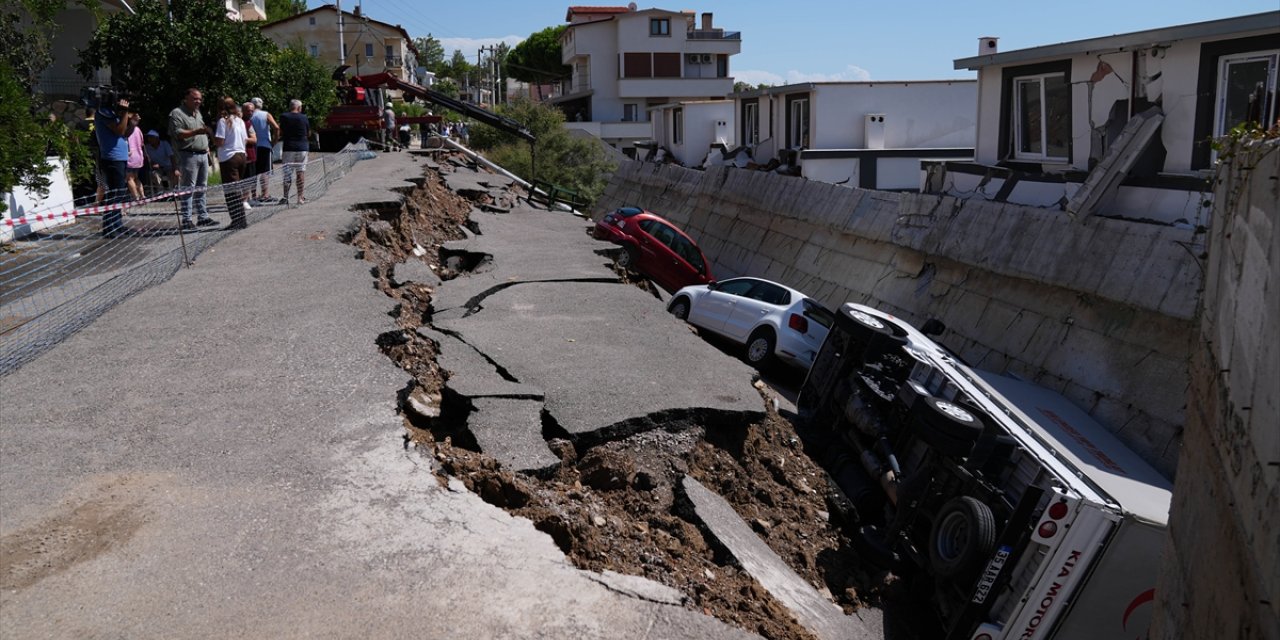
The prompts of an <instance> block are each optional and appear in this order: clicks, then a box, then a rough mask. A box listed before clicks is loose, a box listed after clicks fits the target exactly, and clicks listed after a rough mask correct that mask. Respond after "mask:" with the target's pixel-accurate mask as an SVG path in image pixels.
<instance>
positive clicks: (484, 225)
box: [432, 206, 619, 311]
mask: <svg viewBox="0 0 1280 640" xmlns="http://www.w3.org/2000/svg"><path fill="white" fill-rule="evenodd" d="M471 220H472V222H474V223H475V224H476V225H477V226H478V227H479V229H480V231H481V232H482V233H481V234H480V235H477V236H475V237H474V238H470V239H467V240H456V241H452V242H449V243H446V245H445V249H446V250H448V251H467V252H472V253H484V254H488V255H492V256H495V259H494V260H493V262H492V265H491V269H490V270H489V272H487V273H485V274H484V277H476V278H468V277H459V278H456V279H454V280H450V281H449V282H447V283H445V285H444V286H442V287H440V289H439V290H438V291H437V292H436V296H435V298H434V299H433V301H432V304H433V307H434V308H435V309H436V310H437V311H443V310H446V309H453V308H458V307H466V306H468V303H469V302H470V301H472V300H473V299H475V298H477V297H478V296H482V295H484V294H486V293H487V292H492V291H493V290H495V289H496V287H501V286H509V285H510V284H511V283H515V282H534V281H550V280H596V281H602V282H618V281H619V279H618V274H617V273H616V272H614V270H613V268H612V267H611V266H610V262H611V261H610V259H609V258H606V257H604V256H601V255H599V254H598V253H596V252H597V251H599V250H600V249H605V248H608V247H611V246H613V245H610V244H608V243H605V242H601V241H599V240H595V239H594V238H592V237H591V236H589V235H587V233H586V230H587V226H586V225H585V224H583V221H582V220H581V219H580V218H576V217H573V216H570V215H567V214H564V213H556V212H547V211H537V210H534V209H530V208H528V207H524V206H521V207H517V208H516V209H514V210H513V211H512V213H510V214H495V213H485V212H482V211H479V210H474V211H473V212H472V214H471Z"/></svg>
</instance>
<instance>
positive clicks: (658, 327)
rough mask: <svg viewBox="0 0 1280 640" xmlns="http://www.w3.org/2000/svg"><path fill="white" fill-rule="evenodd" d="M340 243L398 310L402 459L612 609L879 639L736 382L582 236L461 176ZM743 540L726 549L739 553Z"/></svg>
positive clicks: (753, 400)
mask: <svg viewBox="0 0 1280 640" xmlns="http://www.w3.org/2000/svg"><path fill="white" fill-rule="evenodd" d="M426 166H427V170H426V172H425V175H424V177H423V178H422V179H421V180H420V181H415V182H416V186H415V187H412V188H406V189H405V190H404V196H405V198H404V201H403V202H402V203H395V204H390V203H371V204H369V205H367V206H366V207H365V210H364V212H363V215H362V216H361V218H360V220H359V221H358V223H357V225H356V226H354V227H353V228H352V229H350V230H349V232H348V234H347V238H346V239H347V241H349V242H350V243H351V244H353V245H354V246H356V247H357V248H358V249H359V252H358V256H359V257H360V258H362V259H364V260H367V261H369V262H370V263H372V264H373V268H372V274H373V276H374V279H375V286H377V287H378V288H379V289H380V290H381V291H383V292H384V293H385V294H386V295H388V296H390V297H392V298H393V299H395V300H397V301H398V305H397V307H396V310H395V312H394V314H395V316H396V321H397V325H398V329H397V330H395V331H391V332H388V333H385V334H383V335H382V336H381V337H380V339H379V344H378V347H379V348H381V349H382V351H383V352H384V353H385V354H387V356H388V357H390V358H392V359H393V360H394V361H395V362H396V363H397V364H399V365H400V366H401V367H402V368H404V369H405V370H406V371H408V372H409V373H410V374H411V375H412V376H413V381H412V382H411V383H410V384H409V386H408V387H406V388H405V389H402V390H401V392H400V393H401V406H402V408H403V411H404V415H405V421H406V428H407V436H406V446H411V445H412V446H417V447H421V448H422V449H423V450H425V451H429V452H430V453H432V454H433V455H434V457H435V459H436V460H437V462H438V466H437V467H436V468H437V469H438V472H439V473H440V478H441V482H442V483H443V484H445V485H446V486H449V487H450V488H454V487H455V485H456V486H457V488H459V489H460V488H461V487H465V488H466V489H467V490H470V491H474V492H475V493H477V494H479V495H480V496H481V497H482V498H483V499H484V500H486V501H487V502H489V503H491V504H494V505H496V506H499V507H502V508H504V509H507V510H508V511H510V512H512V513H514V514H516V515H518V516H521V517H524V518H527V519H528V520H529V521H531V522H532V523H533V524H534V526H535V527H536V528H537V529H538V530H540V531H542V532H544V533H546V534H547V535H548V536H550V537H551V539H552V540H554V541H555V543H556V544H557V545H558V546H559V548H560V549H561V550H562V551H563V552H564V553H565V555H566V556H567V557H568V558H569V559H570V560H572V561H573V562H574V563H575V564H576V565H577V566H578V567H580V568H582V569H584V570H587V571H591V572H594V573H593V574H592V575H593V576H595V577H596V578H598V581H600V582H602V583H604V584H606V586H609V588H611V589H614V590H615V591H619V592H624V593H628V594H630V595H634V596H635V597H641V598H646V599H649V600H652V601H654V602H661V603H666V604H671V605H673V606H684V607H688V608H691V609H693V610H696V611H701V612H704V613H706V614H709V615H713V616H715V617H717V618H719V619H721V620H723V621H726V622H729V623H731V624H735V625H737V626H740V627H741V628H743V629H746V630H748V631H751V632H754V633H758V634H760V635H763V636H765V637H767V638H777V639H781V638H820V639H826V638H862V637H866V638H873V637H881V635H882V634H881V629H880V625H881V622H880V612H879V610H878V609H876V608H875V607H873V606H868V605H875V604H878V603H879V601H880V598H881V592H880V588H881V585H882V581H883V575H868V574H866V573H863V572H862V571H860V570H859V568H858V567H857V565H856V563H855V562H854V560H853V554H852V553H851V552H850V551H849V549H848V540H847V538H845V537H844V535H843V534H842V533H841V531H840V529H839V527H838V526H837V525H838V522H837V520H838V517H835V516H833V515H832V514H833V513H838V512H839V511H840V509H839V508H838V505H836V504H834V503H836V502H838V500H839V498H837V495H838V494H837V493H836V492H834V491H833V490H831V489H830V485H829V482H828V480H827V477H826V475H825V474H824V473H823V472H822V471H821V470H820V469H819V468H818V467H817V466H816V465H815V464H814V463H813V462H812V461H810V459H809V458H808V456H806V455H805V453H804V451H803V448H802V445H801V442H800V439H799V438H798V436H797V435H796V434H795V431H794V429H793V428H792V426H791V424H790V423H789V422H787V421H786V420H785V419H783V418H782V417H781V416H779V415H778V414H777V412H776V411H775V410H774V408H773V404H772V402H771V401H768V399H767V398H765V397H763V396H762V392H761V391H760V388H761V386H762V385H759V384H758V383H757V384H753V382H752V380H753V376H754V372H753V371H752V370H751V369H750V368H748V367H747V366H746V365H745V364H743V363H742V362H740V361H739V360H737V359H734V358H732V357H730V356H727V355H725V354H723V353H721V352H720V351H718V350H716V349H715V348H714V347H710V346H708V345H707V344H706V343H704V342H703V341H702V340H701V339H699V338H698V337H697V336H696V335H695V334H694V333H693V332H691V331H690V330H689V329H688V328H687V327H686V326H685V325H684V324H683V323H681V322H679V321H677V320H675V319H674V318H672V317H670V316H669V315H667V314H666V312H665V310H664V308H663V306H662V304H661V303H659V302H657V301H656V300H654V298H653V297H652V296H651V295H649V294H647V293H646V292H645V291H643V290H641V289H640V288H638V287H635V286H632V285H631V284H629V283H628V282H627V281H626V280H627V279H626V278H625V277H620V276H619V274H618V273H617V272H616V271H615V269H614V268H613V266H612V264H611V263H610V261H609V260H608V259H607V258H605V257H603V256H602V255H601V249H602V248H605V245H603V244H602V243H600V242H598V241H595V240H593V239H591V238H590V237H588V236H587V235H586V234H584V233H583V229H584V226H585V223H584V221H582V220H581V219H579V218H576V217H574V216H572V215H569V214H566V213H561V212H551V211H546V210H542V209H539V208H536V207H533V206H531V205H529V204H526V203H525V202H524V201H523V200H521V195H523V194H522V193H521V189H520V187H519V186H518V185H513V184H512V181H511V180H510V179H508V178H504V177H502V176H498V175H494V174H492V173H488V172H487V171H485V170H483V169H482V168H480V167H478V166H476V165H475V164H474V163H472V162H470V161H468V160H467V159H466V158H465V157H464V156H461V155H443V154H442V155H439V156H436V157H435V158H434V159H432V160H428V161H427V163H426ZM744 532H745V533H744Z"/></svg>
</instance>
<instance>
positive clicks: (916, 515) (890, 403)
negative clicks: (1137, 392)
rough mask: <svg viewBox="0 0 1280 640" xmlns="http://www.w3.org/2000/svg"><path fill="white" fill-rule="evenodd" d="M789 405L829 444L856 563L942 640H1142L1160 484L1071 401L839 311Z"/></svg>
mask: <svg viewBox="0 0 1280 640" xmlns="http://www.w3.org/2000/svg"><path fill="white" fill-rule="evenodd" d="M924 328H925V329H926V330H928V331H929V333H930V334H938V333H941V332H942V331H943V330H944V328H943V327H941V324H940V323H937V322H936V321H931V322H930V323H926V325H925V327H924ZM797 407H798V410H799V415H800V418H801V420H802V421H803V423H804V424H806V425H807V426H808V427H809V428H810V429H814V430H819V431H821V432H826V433H829V434H830V435H831V439H832V442H836V443H839V444H840V445H841V446H837V447H834V448H833V450H834V451H837V452H838V453H836V454H835V455H831V456H829V459H827V460H825V461H824V462H825V463H826V464H827V465H828V470H829V471H831V472H832V477H833V478H834V479H835V481H836V483H837V484H838V485H839V486H840V488H841V489H842V490H843V491H844V493H845V494H846V495H848V497H849V499H850V501H851V502H852V503H853V505H854V507H855V509H854V511H855V513H856V518H857V520H858V525H859V526H858V527H857V528H856V529H855V542H856V543H857V545H858V550H859V553H860V555H862V556H863V558H864V559H866V560H868V561H869V562H872V563H874V564H879V565H881V566H884V567H886V568H892V569H895V570H897V571H900V572H903V573H906V574H907V575H908V577H909V578H910V579H911V580H913V581H917V582H918V584H921V585H923V587H924V589H925V590H926V591H927V592H928V593H929V594H930V597H929V600H930V602H932V603H933V604H934V605H935V608H936V610H937V611H936V613H937V614H938V617H939V619H940V620H941V622H942V625H943V627H944V631H945V632H946V637H947V638H960V639H970V640H997V639H1017V640H1039V639H1043V638H1064V639H1065V638H1090V639H1099V640H1102V639H1108V638H1116V639H1117V640H1119V639H1124V640H1131V639H1132V638H1140V637H1145V635H1146V630H1147V627H1148V625H1149V623H1150V620H1151V608H1152V599H1153V596H1154V587H1155V582H1156V576H1157V573H1158V568H1159V560H1160V553H1161V550H1162V549H1163V547H1164V543H1165V540H1166V537H1167V532H1166V526H1167V522H1168V513H1169V501H1170V491H1171V485H1170V483H1169V481H1168V480H1166V479H1165V478H1164V477H1163V476H1161V475H1160V474H1159V472H1157V471H1156V470H1155V469H1153V468H1152V467H1151V466H1150V465H1148V464H1147V463H1145V462H1144V461H1143V460H1142V459H1141V458H1140V457H1139V456H1138V455H1137V454H1136V453H1134V452H1133V451H1132V450H1130V449H1128V448H1127V447H1125V446H1124V445H1123V444H1122V443H1121V442H1120V441H1119V440H1118V439H1117V438H1116V437H1115V436H1114V435H1112V434H1111V433H1110V432H1109V431H1107V430H1106V429H1105V428H1103V427H1102V426H1101V425H1099V424H1098V423H1097V422H1096V421H1094V420H1093V419H1092V418H1090V417H1089V416H1088V415H1087V414H1086V413H1085V412H1084V411H1082V410H1081V409H1079V408H1078V407H1076V406H1075V405H1073V404H1072V403H1071V402H1070V401H1068V400H1067V399H1066V398H1064V397H1062V396H1061V395H1059V394H1057V393H1054V392H1052V391H1050V390H1048V389H1045V388H1043V387H1039V386H1037V385H1034V384H1031V383H1028V382H1025V381H1022V380H1017V379H1015V378H1011V377H1007V376H1002V375H998V374H994V373H989V372H983V371H978V370H975V369H972V368H970V367H969V366H967V365H966V364H964V363H963V362H962V361H961V360H960V359H959V358H958V357H957V356H955V355H954V354H952V353H951V352H950V351H949V350H947V349H946V348H945V347H944V346H942V345H940V344H938V343H936V342H934V341H933V340H931V339H930V338H929V337H928V336H927V335H926V334H925V333H924V332H922V331H920V330H917V329H915V328H914V327H912V326H910V325H908V324H907V323H906V322H903V321H902V320H899V319H898V318H895V317H893V316H892V315H890V314H887V313H884V312H881V311H878V310H876V309H873V308H871V307H866V306H863V305H856V304H846V305H844V306H843V307H842V308H841V309H840V310H839V312H838V313H837V314H836V322H835V324H834V325H833V326H832V328H831V331H830V333H829V334H828V336H827V339H826V341H825V342H824V343H823V347H822V350H821V351H820V352H819V354H818V357H817V359H816V360H815V362H814V365H813V367H812V368H811V369H810V371H809V375H808V377H807V379H806V380H805V383H804V386H803V388H802V389H801V392H800V397H799V399H798V401H797Z"/></svg>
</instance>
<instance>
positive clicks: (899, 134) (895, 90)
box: [776, 80, 978, 149]
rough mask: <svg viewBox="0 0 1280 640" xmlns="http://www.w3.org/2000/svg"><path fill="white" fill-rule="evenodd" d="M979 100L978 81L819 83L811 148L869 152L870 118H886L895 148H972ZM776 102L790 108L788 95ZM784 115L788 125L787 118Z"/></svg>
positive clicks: (889, 138)
mask: <svg viewBox="0 0 1280 640" xmlns="http://www.w3.org/2000/svg"><path fill="white" fill-rule="evenodd" d="M977 95H978V89H977V83H976V82H974V81H961V80H958V81H954V82H903V83H897V82H890V83H882V82H871V83H856V84H854V83H849V84H843V83H842V84H819V85H816V86H815V90H814V92H813V94H812V97H811V98H810V99H811V100H812V102H811V103H810V132H811V134H810V143H811V144H810V148H813V149H865V148H866V138H865V135H864V117H865V116H866V114H868V113H883V114H885V139H884V144H885V147H886V148H889V149H906V148H918V147H971V146H973V144H974V141H975V140H976V138H977V128H976V123H975V121H974V117H975V115H976V113H977ZM776 100H777V103H778V107H779V111H781V110H783V109H785V108H786V107H785V104H786V102H785V97H784V96H778V97H777V98H776ZM780 116H781V117H780V122H782V123H784V126H785V122H786V115H785V113H781V114H780ZM778 131H780V132H781V131H782V129H778ZM780 137H782V138H783V139H785V135H784V136H780Z"/></svg>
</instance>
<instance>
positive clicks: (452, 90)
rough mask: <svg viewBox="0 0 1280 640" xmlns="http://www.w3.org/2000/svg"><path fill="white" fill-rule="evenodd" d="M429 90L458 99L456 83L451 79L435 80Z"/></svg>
mask: <svg viewBox="0 0 1280 640" xmlns="http://www.w3.org/2000/svg"><path fill="white" fill-rule="evenodd" d="M431 88H432V89H435V90H436V91H438V92H440V93H443V94H444V95H446V96H449V97H450V98H457V97H458V83H457V82H455V81H454V79H453V78H436V83H435V85H434V86H433V87H431Z"/></svg>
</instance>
